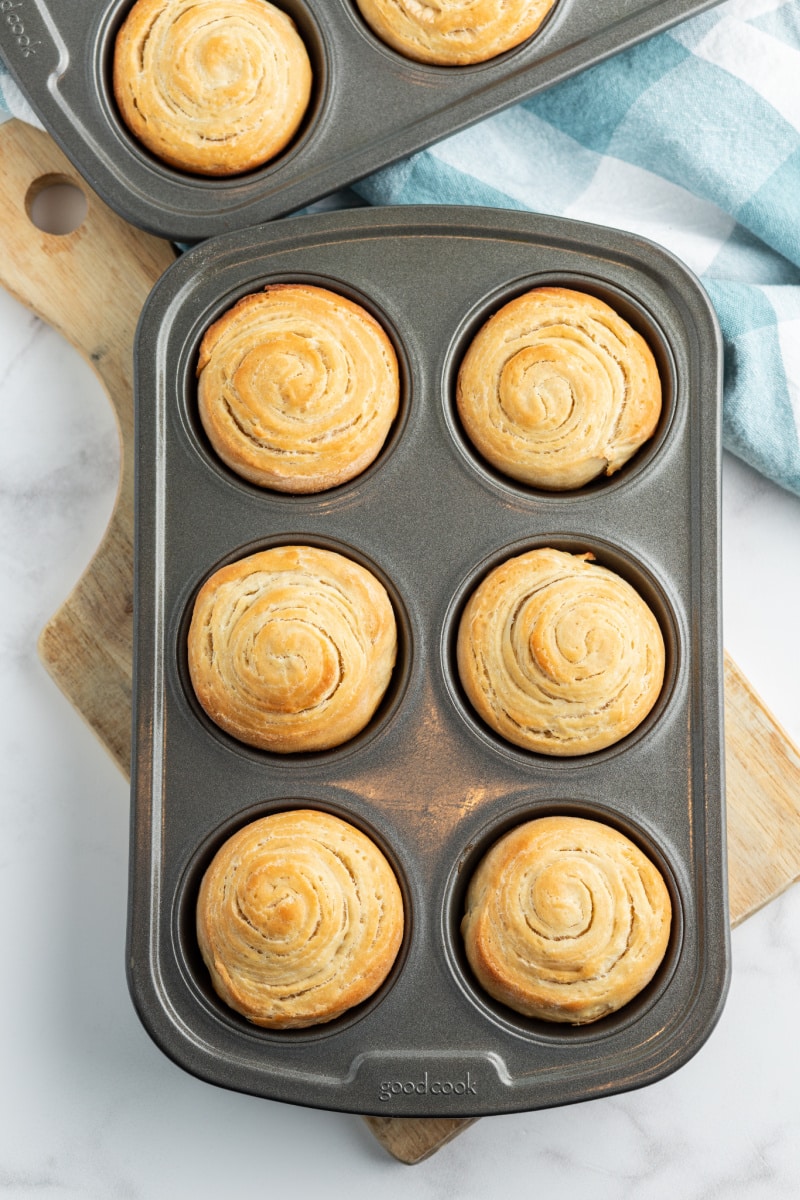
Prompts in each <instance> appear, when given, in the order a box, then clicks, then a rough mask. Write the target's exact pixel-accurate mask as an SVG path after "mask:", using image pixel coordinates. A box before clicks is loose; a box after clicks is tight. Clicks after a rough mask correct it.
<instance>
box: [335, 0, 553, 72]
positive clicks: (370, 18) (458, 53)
mask: <svg viewBox="0 0 800 1200" xmlns="http://www.w3.org/2000/svg"><path fill="white" fill-rule="evenodd" d="M554 3H555V0H426V3H425V4H421V3H419V2H418V0H358V7H359V8H360V9H361V13H362V15H363V17H364V20H365V21H366V22H367V24H368V25H369V26H370V27H371V28H372V29H373V30H374V31H375V33H376V34H377V35H378V37H379V38H381V40H382V41H384V42H386V44H387V45H389V46H392V47H393V48H394V49H395V50H399V51H400V53H401V54H404V55H405V56H406V57H407V58H412V59H415V60H416V61H417V62H424V63H434V64H438V65H440V66H446V67H448V66H467V65H468V64H469V63H478V62H485V60H486V59H487V58H494V57H495V56H496V55H498V54H502V53H503V52H504V51H505V50H511V49H512V48H513V47H514V46H518V45H519V44H520V42H524V41H525V40H526V38H529V37H530V36H531V34H533V33H535V32H536V30H537V29H538V28H539V26H540V25H541V23H542V21H543V20H544V18H545V17H546V16H547V14H548V13H549V11H550V9H551V8H552V7H553V4H554Z"/></svg>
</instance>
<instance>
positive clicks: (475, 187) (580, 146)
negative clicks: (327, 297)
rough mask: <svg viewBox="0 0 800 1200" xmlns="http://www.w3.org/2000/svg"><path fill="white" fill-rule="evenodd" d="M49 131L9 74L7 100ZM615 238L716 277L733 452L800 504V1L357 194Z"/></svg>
mask: <svg viewBox="0 0 800 1200" xmlns="http://www.w3.org/2000/svg"><path fill="white" fill-rule="evenodd" d="M3 101H5V105H6V107H7V108H8V109H9V110H10V111H12V112H14V113H15V115H18V116H22V117H26V116H27V118H28V119H31V114H30V112H29V111H28V112H27V113H26V110H25V106H24V101H22V99H21V97H20V96H19V92H18V91H17V89H16V88H15V87H14V86H13V84H12V83H11V81H10V80H9V79H8V76H4V75H3V74H2V73H0V103H2V102H3ZM356 191H357V192H358V193H359V194H360V195H361V197H362V198H364V199H365V200H367V201H369V202H370V203H372V204H418V203H428V204H436V203H439V204H444V203H448V204H481V205H490V206H494V207H502V208H518V209H531V210H533V211H535V212H542V213H551V214H555V215H559V216H567V217H574V218H576V219H579V220H584V221H594V222H597V223H599V224H604V225H611V226H614V227H616V228H618V229H625V230H629V231H632V232H634V233H637V234H639V235H641V236H644V237H648V238H650V239H652V240H653V241H656V242H659V243H661V245H663V246H666V247H667V248H668V249H669V250H671V251H672V252H673V253H675V254H677V255H678V257H679V258H681V259H682V260H683V261H684V262H685V263H687V264H688V266H689V267H691V268H692V269H693V270H694V271H695V272H696V273H697V274H698V275H699V276H700V277H701V279H702V280H703V283H704V284H705V287H706V289H707V291H708V293H709V296H710V297H711V300H712V302H713V304H714V306H715V308H716V310H717V314H718V316H719V320H720V325H721V326H722V331H723V336H724V339H725V402H724V414H723V439H724V444H725V446H726V447H727V448H728V449H729V450H731V451H733V453H734V454H737V455H738V456H739V457H740V458H742V459H744V460H745V461H746V462H748V463H750V464H751V465H752V466H753V467H755V468H756V469H757V470H759V471H761V472H763V474H764V475H767V476H768V477H769V478H770V479H773V480H775V482H777V483H779V484H781V485H782V486H783V487H785V488H788V489H790V490H791V491H794V492H796V493H797V494H798V495H800V0H727V2H726V3H723V4H720V5H719V6H718V7H716V8H714V9H712V10H710V11H709V12H706V13H704V14H701V15H700V16H697V17H694V18H692V19H690V20H688V21H684V22H683V23H681V24H680V25H677V26H675V27H674V28H673V29H671V30H670V31H668V32H666V33H661V34H658V35H657V36H655V37H652V38H650V39H649V40H648V41H646V42H643V43H641V44H640V45H638V46H634V47H633V48H631V49H629V50H627V51H623V52H622V53H621V54H618V55H617V56H615V57H614V58H612V59H609V60H608V61H607V62H604V63H601V64H599V65H598V66H596V67H592V68H590V69H589V70H587V71H584V72H583V73H582V74H580V75H577V76H575V77H574V78H572V79H569V80H567V81H566V82H564V83H562V84H559V85H558V86H556V87H553V88H551V89H550V90H548V91H547V92H544V93H542V94H540V95H538V96H534V97H533V98H531V99H530V100H526V101H524V102H522V103H521V104H518V105H516V106H515V107H513V108H510V109H507V110H506V111H505V112H502V113H500V114H498V115H497V116H494V117H491V118H489V119H487V120H485V121H482V122H481V123H480V124H478V125H475V126H473V127H472V128H470V129H468V130H465V131H464V132H462V133H459V134H456V135H455V136H453V137H451V138H448V139H447V140H446V141H443V142H440V143H438V144H437V145H436V146H433V147H431V148H430V149H428V150H423V151H421V152H420V153H419V154H415V155H413V156H412V157H411V158H408V159H405V160H403V161H402V162H400V163H398V164H396V165H395V166H392V167H388V168H386V169H385V170H383V171H380V172H378V173H377V174H375V175H372V176H370V177H369V178H368V179H365V180H363V181H362V182H361V183H359V184H357V185H356Z"/></svg>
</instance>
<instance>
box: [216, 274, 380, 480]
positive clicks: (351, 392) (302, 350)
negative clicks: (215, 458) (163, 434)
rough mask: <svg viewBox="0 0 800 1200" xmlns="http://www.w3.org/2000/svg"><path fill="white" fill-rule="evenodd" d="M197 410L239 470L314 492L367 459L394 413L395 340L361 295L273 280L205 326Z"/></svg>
mask: <svg viewBox="0 0 800 1200" xmlns="http://www.w3.org/2000/svg"><path fill="white" fill-rule="evenodd" d="M197 374H198V376H199V384H198V404H199V410H200V419H201V421H202V423H203V428H204V429H205V431H206V433H207V435H208V438H209V440H210V442H211V444H212V446H213V447H214V450H215V451H216V452H217V454H218V455H219V457H220V458H221V459H222V461H223V462H225V463H226V464H227V465H228V466H229V467H230V468H231V470H233V471H236V473H237V474H238V475H241V476H242V477H243V478H245V479H248V480H250V482H251V483H256V484H259V485H260V486H261V487H266V488H273V489H275V490H276V491H280V492H319V491H323V490H325V489H326V488H332V487H336V486H337V484H340V483H345V482H346V481H347V480H348V479H352V478H353V477H354V476H355V475H358V474H359V473H360V472H361V471H363V470H364V469H365V468H366V467H368V466H369V464H370V463H371V462H372V461H373V460H374V458H375V457H376V455H377V454H378V452H379V451H380V449H381V447H382V446H383V443H384V441H385V440H386V435H387V434H388V432H389V429H390V427H391V424H392V421H393V420H394V418H395V417H396V415H397V409H398V404H399V395H400V382H399V373H398V367H397V357H396V355H395V352H394V348H393V346H392V343H391V342H390V341H389V338H388V337H387V336H386V333H385V332H384V330H383V329H382V328H381V326H380V325H379V324H378V322H377V321H376V320H374V318H373V317H371V316H370V314H369V313H368V312H366V311H365V310H364V309H363V308H361V306H360V305H358V304H353V303H352V301H350V300H347V299H345V297H344V296H339V295H337V294H336V293H335V292H330V291H328V290H327V289H325V288H320V287H312V286H310V285H306V284H274V285H272V286H270V287H267V288H266V289H265V290H264V291H263V292H258V293H256V294H254V295H251V296H245V297H244V298H243V299H242V300H240V301H239V303H238V304H236V305H235V306H234V307H233V308H232V309H230V310H229V311H228V312H226V313H225V314H224V316H222V317H221V318H220V319H219V320H218V321H216V322H215V324H214V325H212V326H211V328H210V329H209V330H208V331H207V333H206V335H205V337H204V338H203V341H202V344H201V346H200V357H199V361H198V366H197Z"/></svg>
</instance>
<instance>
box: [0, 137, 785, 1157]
mask: <svg viewBox="0 0 800 1200" xmlns="http://www.w3.org/2000/svg"><path fill="white" fill-rule="evenodd" d="M0 166H1V167H2V179H3V185H2V194H0V214H1V218H0V219H1V220H2V230H3V235H2V240H3V254H2V256H0V283H2V284H3V286H4V287H5V288H6V289H7V290H8V291H10V292H11V293H12V294H13V295H15V296H16V297H17V299H18V300H20V301H21V302H22V303H23V304H25V305H26V306H27V307H29V308H31V309H33V311H34V312H35V313H37V314H38V315H39V316H40V317H41V318H42V319H43V320H44V321H46V322H48V323H49V324H50V325H52V326H53V327H54V328H55V329H57V330H59V332H60V333H62V334H63V335H64V337H65V338H67V340H68V341H69V342H71V343H72V344H73V345H74V346H75V348H76V349H77V350H79V351H80V353H81V354H82V355H83V356H84V357H85V358H86V359H87V361H88V362H89V363H90V364H91V365H92V367H94V369H95V371H96V372H97V374H98V376H99V378H100V381H101V382H102V384H103V385H104V387H105V389H106V391H107V392H108V395H109V398H110V400H111V402H112V404H113V406H114V409H115V412H116V415H117V419H118V421H119V428H120V439H121V449H122V471H121V478H120V488H119V493H118V496H117V502H116V507H115V510H114V513H113V516H112V518H111V522H110V524H109V526H108V530H107V532H106V534H105V536H104V539H103V542H102V543H101V545H100V547H99V549H98V551H97V553H96V555H95V557H94V558H93V560H92V562H91V563H90V565H89V567H88V569H87V571H86V573H85V574H84V576H83V577H82V579H81V580H80V581H79V583H78V585H77V587H76V588H75V590H74V591H73V592H72V594H71V595H70V596H69V597H68V599H67V600H66V602H65V603H64V605H63V606H62V607H61V608H60V609H59V611H58V612H57V613H56V614H55V616H54V617H53V618H52V619H51V620H50V621H49V622H48V623H47V625H46V626H45V628H44V630H43V631H42V635H41V638H40V641H39V652H40V654H41V657H42V660H43V662H44V664H45V666H46V667H47V669H48V670H49V671H50V673H51V675H52V676H53V678H54V679H55V680H56V682H57V683H58V685H59V686H60V688H61V689H62V691H63V692H64V694H65V695H66V696H67V698H68V699H69V700H70V702H71V703H72V704H73V705H74V706H75V707H76V708H77V709H78V711H79V712H80V713H81V714H82V715H83V717H84V718H85V719H86V721H87V722H88V723H89V725H90V726H91V727H92V729H94V731H95V732H96V733H97V734H98V735H99V737H100V739H101V741H102V742H103V744H104V745H105V746H106V747H107V749H108V750H109V751H110V753H111V754H112V756H113V757H114V759H115V760H116V762H117V763H118V765H119V766H120V768H121V769H122V770H123V771H125V772H128V771H129V768H130V749H131V745H130V715H131V713H130V701H131V675H132V670H131V658H132V620H131V616H132V610H133V598H132V590H133V378H132V376H133V366H132V345H133V336H134V331H135V328H136V322H137V319H138V316H139V312H140V310H141V308H142V305H143V304H144V301H145V299H146V297H147V295H148V293H149V291H150V289H151V287H152V286H153V284H154V283H155V282H156V280H157V279H158V278H159V277H160V276H161V274H162V273H163V272H164V270H166V268H167V267H168V266H169V264H170V263H171V262H172V261H173V260H174V258H175V250H174V249H173V248H172V246H171V245H169V243H167V242H164V241H161V240H160V239H158V238H154V237H151V236H150V235H149V234H145V233H142V232H141V231H139V230H136V229H134V228H133V227H132V226H130V225H128V224H126V223H125V222H124V221H123V220H122V219H121V218H119V217H117V216H116V215H115V214H114V213H112V212H111V211H110V210H109V209H108V208H106V206H105V205H104V204H103V203H102V202H101V201H100V200H99V199H98V198H97V197H96V196H95V195H94V194H93V193H91V192H90V191H89V189H88V188H87V186H86V184H85V183H84V182H83V181H82V180H81V179H80V177H79V176H78V175H77V174H76V172H75V171H74V169H73V168H72V166H71V165H70V164H69V162H68V161H67V159H66V158H64V156H63V155H62V154H61V152H60V151H59V150H58V149H57V147H56V146H55V144H54V143H53V141H52V140H51V139H50V138H49V137H48V136H47V135H46V134H44V133H41V132H40V131H38V130H36V129H33V128H31V127H30V126H28V125H23V124H21V123H20V122H17V121H10V122H8V123H6V124H5V125H2V126H0ZM57 182H68V183H73V184H74V185H76V186H78V187H80V189H81V190H82V191H83V193H84V195H85V196H86V198H87V202H88V211H87V215H86V218H85V220H84V221H83V223H82V224H81V226H80V227H79V228H78V229H77V230H75V232H74V233H71V234H68V235H66V236H64V237H57V236H54V235H51V234H47V233H42V232H41V231H40V230H38V229H37V228H36V227H35V226H34V225H33V224H32V222H31V221H30V219H29V216H28V208H29V205H30V201H31V198H32V196H33V195H35V194H36V192H37V191H38V190H41V189H42V188H43V187H46V186H48V185H49V184H52V183H57ZM725 721H726V771H727V804H728V858H729V874H730V907H731V920H732V922H733V923H734V924H736V923H738V922H739V921H742V920H744V918H745V917H747V916H749V914H750V913H752V912H755V910H756V909H758V908H761V907H762V906H763V905H764V904H766V903H767V902H768V901H769V900H771V899H773V897H775V896H777V895H779V893H780V892H782V891H784V890H785V889H786V888H787V887H788V886H789V885H790V884H791V883H793V882H794V881H795V880H796V879H798V878H799V877H800V753H799V752H798V750H797V749H796V748H795V747H794V746H793V745H792V743H791V742H790V741H789V739H788V737H787V735H786V734H785V732H784V731H783V730H782V729H781V728H780V726H779V725H778V724H777V722H776V721H775V719H774V718H773V717H772V716H771V714H770V713H769V712H768V711H767V709H766V708H765V707H764V705H763V704H762V702H761V701H760V700H759V698H758V697H757V696H756V695H755V693H754V692H753V690H752V688H751V687H750V685H749V684H748V682H747V680H746V679H745V678H744V676H743V675H742V673H741V671H739V669H738V668H737V667H736V665H735V663H733V661H732V660H731V659H730V658H729V657H728V656H727V655H726V658H725ZM365 1120H366V1121H367V1123H368V1125H369V1126H370V1128H371V1130H372V1132H373V1133H374V1134H375V1136H376V1137H377V1138H378V1140H379V1141H380V1142H381V1143H382V1144H383V1146H385V1148H386V1149H387V1150H388V1151H389V1152H390V1153H391V1154H393V1155H394V1157H395V1158H398V1159H400V1160H401V1161H402V1162H406V1163H414V1162H419V1161H420V1160H421V1159H423V1158H426V1157H427V1156H428V1155H429V1154H432V1153H433V1152H434V1151H435V1150H437V1149H438V1148H439V1147H440V1146H443V1145H444V1144H445V1142H448V1141H450V1139H451V1138H453V1137H455V1136H456V1134H458V1133H460V1132H461V1131H462V1130H463V1129H465V1128H466V1127H467V1126H468V1125H470V1124H471V1121H469V1120H464V1119H449V1118H425V1119H415V1118H402V1117H400V1118H398V1117H367V1118H365Z"/></svg>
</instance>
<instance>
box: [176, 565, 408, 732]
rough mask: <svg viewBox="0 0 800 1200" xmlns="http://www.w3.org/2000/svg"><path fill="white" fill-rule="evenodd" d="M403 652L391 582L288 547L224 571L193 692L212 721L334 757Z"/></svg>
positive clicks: (198, 638)
mask: <svg viewBox="0 0 800 1200" xmlns="http://www.w3.org/2000/svg"><path fill="white" fill-rule="evenodd" d="M396 651H397V627H396V622H395V617H394V610H393V609H392V604H391V601H390V600H389V597H388V595H387V593H386V590H385V588H384V587H383V585H382V584H381V583H379V581H378V580H377V579H376V578H375V576H374V575H373V574H372V573H371V572H370V571H367V570H366V569H365V568H364V567H361V566H359V565H358V563H355V562H352V561H351V560H350V559H348V558H345V557H344V556H343V555H341V554H336V553H334V552H333V551H330V550H319V549H317V548H315V547H312V546H277V547H274V548H273V549H270V550H264V551H262V552H261V553H258V554H253V555H250V556H249V557H247V558H243V559H240V560H239V561H238V562H234V563H231V564H230V565H229V566H226V567H222V568H221V569H220V570H219V571H216V572H215V573H214V574H213V575H212V576H211V577H210V578H209V579H208V580H207V581H206V583H205V584H204V585H203V587H202V588H201V589H200V592H199V594H198V596H197V600H196V601H195V606H194V611H193V614H192V621H191V625H190V628H189V637H188V662H189V672H190V676H191V681H192V686H193V687H194V690H195V693H196V695H197V698H198V700H199V702H200V704H201V705H202V707H203V709H204V710H205V711H206V713H207V714H208V715H209V717H211V719H212V720H213V721H215V722H216V724H218V725H219V726H220V727H221V728H222V729H224V730H226V731H227V732H228V733H230V734H231V735H232V736H233V737H235V738H238V739H239V740H240V741H242V742H245V743H247V744H248V745H251V746H257V747H259V748H260V749H263V750H272V751H276V752H279V753H291V752H293V751H300V750H326V749H329V748H330V747H332V746H338V745H340V744H341V743H342V742H345V741H347V740H348V739H349V738H351V737H353V736H354V735H355V734H356V733H358V732H359V731H360V730H361V729H363V727H364V726H365V725H366V724H367V722H368V721H369V720H370V718H371V717H372V715H373V713H374V712H375V709H376V708H377V706H378V704H379V703H380V700H381V698H382V697H383V694H384V692H385V691H386V688H387V687H388V684H389V680H390V678H391V674H392V669H393V667H394V662H395V655H396Z"/></svg>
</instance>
